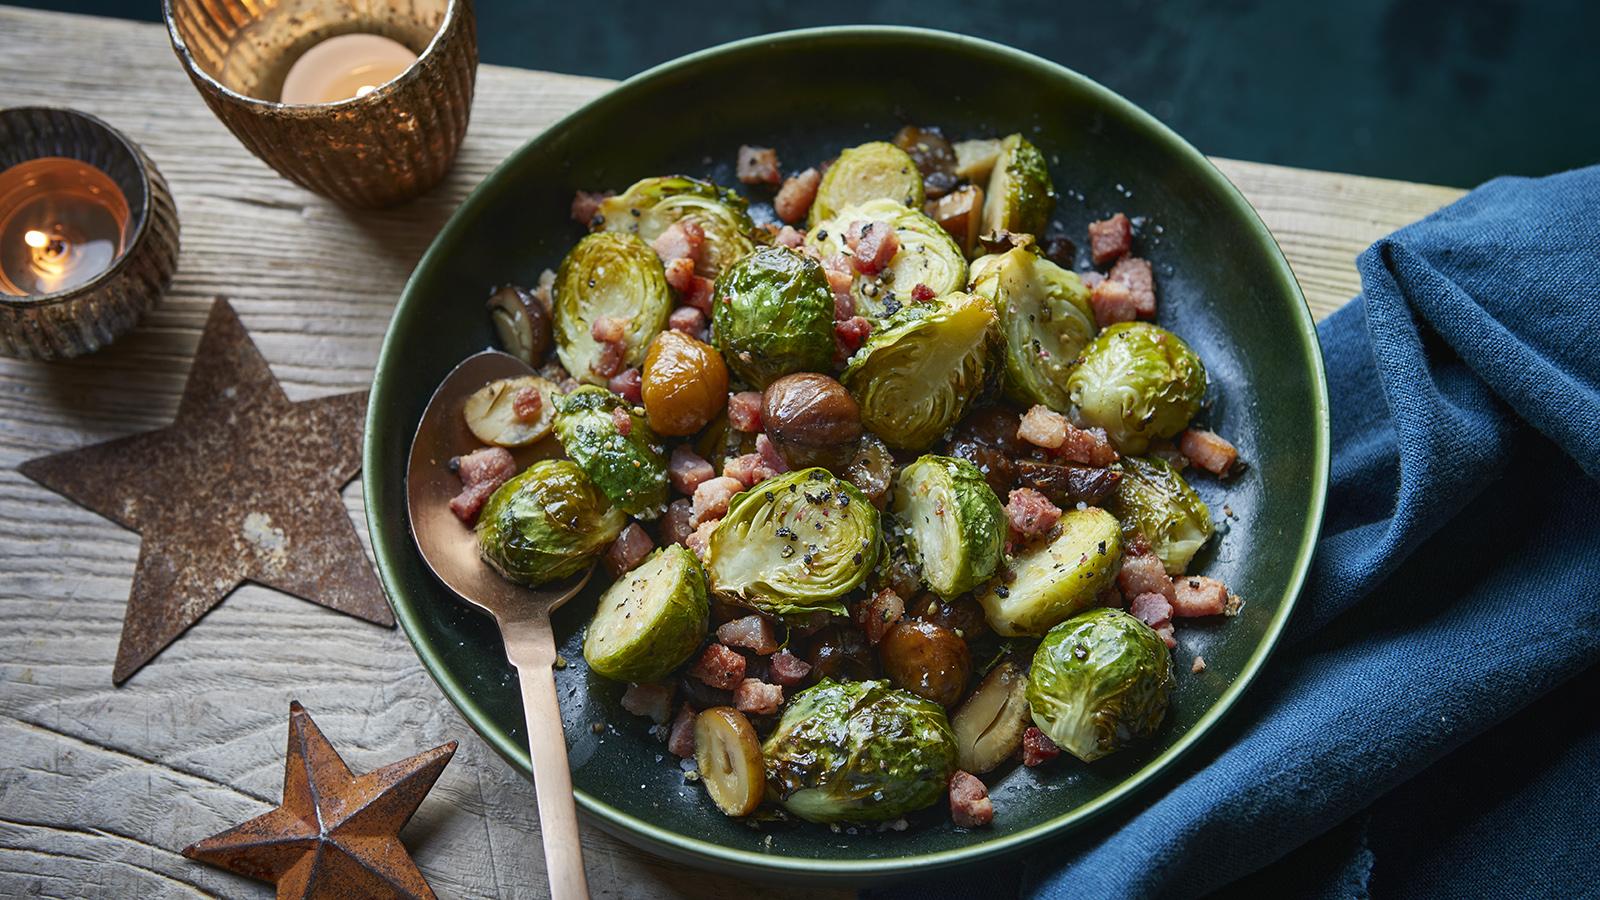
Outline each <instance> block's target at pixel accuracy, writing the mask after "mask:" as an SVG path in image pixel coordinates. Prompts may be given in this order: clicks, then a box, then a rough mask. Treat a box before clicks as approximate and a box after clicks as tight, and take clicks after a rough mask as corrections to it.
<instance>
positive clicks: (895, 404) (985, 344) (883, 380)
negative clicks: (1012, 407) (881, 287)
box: [839, 292, 1000, 450]
mask: <svg viewBox="0 0 1600 900" xmlns="http://www.w3.org/2000/svg"><path fill="white" fill-rule="evenodd" d="M999 352H1000V327H999V322H998V319H997V318H996V316H995V312H994V307H992V306H990V305H989V301H987V300H984V299H983V298H981V297H974V296H972V295H970V294H963V293H959V292H958V293H954V294H950V295H948V296H945V297H941V298H939V299H938V300H936V301H933V302H929V303H916V304H913V305H911V306H907V307H906V308H905V309H903V310H901V311H900V312H899V313H898V314H896V315H895V316H894V317H892V318H890V319H889V320H888V321H886V322H885V323H884V327H883V328H882V329H880V330H879V331H876V332H874V333H873V335H872V336H871V337H870V338H868V339H867V343H866V344H865V345H863V346H862V348H861V349H860V350H859V351H857V352H856V354H855V356H853V357H851V358H850V362H849V364H848V365H847V366H846V367H845V370H844V374H843V375H842V376H840V379H839V380H840V381H841V382H842V383H843V384H844V386H845V387H846V388H849V389H850V393H851V394H853V395H855V398H856V402H857V403H859V404H860V405H861V422H862V424H864V425H866V426H867V428H868V429H870V430H871V431H872V432H873V433H874V434H876V435H878V436H879V437H880V438H882V439H883V441H884V443H886V444H888V445H889V446H890V447H893V448H895V449H897V450H921V449H923V448H925V447H927V446H928V445H929V444H932V443H933V442H934V441H935V440H937V439H938V438H939V436H940V435H942V434H944V432H945V431H946V429H948V428H949V427H950V426H952V425H954V424H955V423H956V422H957V421H959V420H960V419H961V417H962V416H963V415H965V414H966V412H967V410H969V409H971V408H972V407H973V406H974V405H975V404H977V403H979V402H981V401H982V400H983V399H984V397H985V395H986V394H987V393H988V392H989V388H990V386H991V385H992V383H993V381H994V378H995V376H996V375H997V374H998V372H999V359H998V355H999Z"/></svg>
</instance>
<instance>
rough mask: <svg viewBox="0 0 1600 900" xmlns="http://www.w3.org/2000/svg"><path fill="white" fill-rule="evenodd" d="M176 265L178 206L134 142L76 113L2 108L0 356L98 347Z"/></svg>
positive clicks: (52, 354)
mask: <svg viewBox="0 0 1600 900" xmlns="http://www.w3.org/2000/svg"><path fill="white" fill-rule="evenodd" d="M177 266H178V211H177V207H176V206H175V205H174V204H173V202H172V193H171V192H170V191H169V190H168V189H167V183H166V180H165V179H163V178H162V177H161V172H160V171H158V170H157V169H156V167H155V164H154V163H152V162H151V161H150V159H149V157H147V156H145V154H144V151H143V150H141V149H140V148H139V146H138V145H137V144H135V143H134V142H133V141H131V140H129V139H128V138H126V137H125V136H123V135H122V134H121V133H120V132H118V131H117V130H116V129H114V128H112V127H111V126H109V125H107V124H106V123H105V122H102V121H100V120H99V119H97V118H95V117H94V116H91V115H88V114H86V113H80V112H76V111H74V110H69V109H56V108H51V107H15V108H12V109H5V110H0V356H11V357H21V358H24V359H61V358H65V357H70V356H78V355H81V354H84V353H92V352H94V351H95V350H99V349H100V348H101V347H104V346H105V345H107V344H109V343H111V342H112V341H114V340H116V339H117V338H118V337H120V336H122V335H123V334H125V333H127V332H128V331H129V330H131V329H132V328H133V326H134V325H135V324H137V323H138V321H139V319H140V317H141V316H143V315H144V314H145V312H147V311H148V310H149V309H150V308H151V307H153V306H155V305H156V303H157V302H158V301H159V300H160V299H161V295H162V294H163V293H164V292H165V291H166V289H167V286H168V285H169V284H171V283H172V273H173V271H174V270H175V269H177Z"/></svg>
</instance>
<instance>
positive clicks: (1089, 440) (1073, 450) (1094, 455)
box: [1056, 422, 1118, 469]
mask: <svg viewBox="0 0 1600 900" xmlns="http://www.w3.org/2000/svg"><path fill="white" fill-rule="evenodd" d="M1056 454H1057V455H1058V456H1062V457H1065V458H1067V459H1069V460H1072V461H1073V462H1076V463H1083V464H1084V465H1086V466H1094V467H1095V468H1097V469H1103V468H1105V467H1106V466H1109V465H1111V464H1112V463H1114V462H1116V461H1117V459H1118V457H1117V448H1116V447H1113V446H1111V438H1110V436H1108V435H1107V434H1106V430H1105V429H1104V428H1079V427H1077V426H1076V425H1073V424H1072V423H1071V422H1068V423H1067V430H1066V434H1065V435H1064V437H1063V439H1062V441H1061V446H1059V447H1057V448H1056Z"/></svg>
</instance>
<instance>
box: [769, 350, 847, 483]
mask: <svg viewBox="0 0 1600 900" xmlns="http://www.w3.org/2000/svg"><path fill="white" fill-rule="evenodd" d="M761 421H762V422H763V423H764V424H765V427H766V431H767V437H769V438H771V439H772V442H773V443H774V444H775V445H776V446H777V448H778V452H779V453H782V454H783V458H784V459H785V460H787V461H788V463H789V465H791V466H796V467H801V466H813V465H828V464H830V463H832V464H839V463H843V462H845V461H847V460H848V459H849V456H850V453H851V451H852V450H853V449H854V446H855V442H856V440H857V439H858V438H860V437H861V409H860V407H858V406H857V405H856V401H855V398H854V397H852V396H850V392H849V391H847V390H845V389H844V385H842V384H840V383H839V382H837V381H835V380H833V379H832V378H829V377H828V376H826V375H819V374H817V373H815V372H797V373H795V374H793V375H785V376H783V377H782V378H779V379H778V380H777V381H774V382H773V383H772V384H770V385H767V389H766V392H765V393H763V394H762V396H761ZM829 467H830V468H832V466H829Z"/></svg>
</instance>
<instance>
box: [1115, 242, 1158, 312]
mask: <svg viewBox="0 0 1600 900" xmlns="http://www.w3.org/2000/svg"><path fill="white" fill-rule="evenodd" d="M1106 280H1107V281H1120V282H1122V284H1123V285H1124V286H1126V287H1127V289H1128V293H1129V294H1130V295H1131V296H1132V297H1133V311H1134V312H1135V313H1136V314H1138V316H1139V318H1141V319H1154V318H1155V317H1156V279H1155V273H1154V272H1152V271H1151V269H1150V262H1149V261H1148V260H1143V259H1140V258H1139V257H1137V256H1124V257H1123V258H1121V259H1119V260H1117V264H1116V265H1115V266H1112V267H1111V272H1110V273H1109V274H1107V275H1106Z"/></svg>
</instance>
